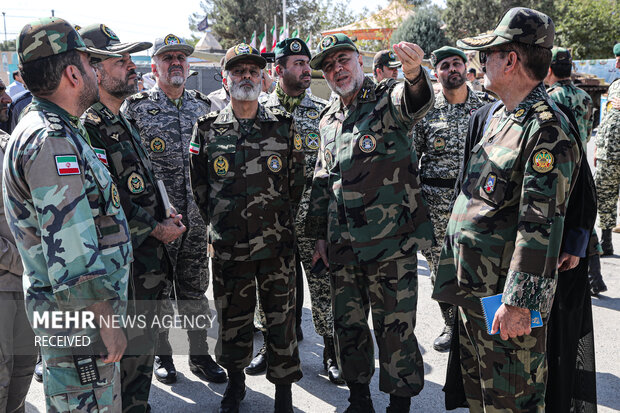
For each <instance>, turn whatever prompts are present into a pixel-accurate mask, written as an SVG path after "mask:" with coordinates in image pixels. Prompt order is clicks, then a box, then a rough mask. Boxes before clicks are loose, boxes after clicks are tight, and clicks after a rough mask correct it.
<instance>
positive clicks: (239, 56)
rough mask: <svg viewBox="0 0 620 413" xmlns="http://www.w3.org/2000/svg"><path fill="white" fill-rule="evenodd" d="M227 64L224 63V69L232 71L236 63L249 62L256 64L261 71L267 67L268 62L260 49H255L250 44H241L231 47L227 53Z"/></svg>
mask: <svg viewBox="0 0 620 413" xmlns="http://www.w3.org/2000/svg"><path fill="white" fill-rule="evenodd" d="M224 57H225V58H226V63H224V69H225V70H228V69H230V68H231V67H232V66H233V65H234V64H235V63H237V62H240V61H242V60H249V61H251V62H253V63H256V64H257V65H258V66H259V67H260V68H261V69H263V68H264V67H265V66H267V60H266V59H265V58H264V57H263V56H261V54H260V53H259V52H258V49H255V48H253V47H252V46H250V45H249V44H245V43H239V44H238V45H236V46H233V47H231V48H230V49H228V50H227V51H226V55H225V56H224Z"/></svg>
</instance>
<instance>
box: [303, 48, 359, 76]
mask: <svg viewBox="0 0 620 413" xmlns="http://www.w3.org/2000/svg"><path fill="white" fill-rule="evenodd" d="M339 50H353V51H354V52H358V53H359V51H358V50H357V47H355V46H353V45H351V44H347V43H345V44H339V45H336V46H333V47H330V48H329V49H325V50H323V51H322V52H320V53H317V54H316V55H315V56H314V57H313V58H312V59H311V60H310V67H311V68H313V69H314V70H322V69H321V66H322V65H323V59H325V58H326V57H327V55H329V54H331V53H334V52H337V51H339Z"/></svg>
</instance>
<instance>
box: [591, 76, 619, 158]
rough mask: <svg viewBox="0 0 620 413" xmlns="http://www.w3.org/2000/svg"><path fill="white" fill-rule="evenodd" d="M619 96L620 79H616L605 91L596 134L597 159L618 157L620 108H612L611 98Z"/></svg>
mask: <svg viewBox="0 0 620 413" xmlns="http://www.w3.org/2000/svg"><path fill="white" fill-rule="evenodd" d="M613 98H620V79H616V80H614V81H613V82H612V84H611V86H609V90H608V91H607V105H606V106H605V108H604V109H603V108H601V109H602V110H603V119H602V120H601V124H600V126H599V127H598V133H597V135H596V157H597V158H598V159H609V160H619V159H620V110H618V109H614V108H613V107H612V105H611V99H613Z"/></svg>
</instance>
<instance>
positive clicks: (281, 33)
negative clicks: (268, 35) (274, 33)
mask: <svg viewBox="0 0 620 413" xmlns="http://www.w3.org/2000/svg"><path fill="white" fill-rule="evenodd" d="M284 39H286V32H285V30H284V26H280V38H279V40H278V41H280V42H281V41H282V40H284Z"/></svg>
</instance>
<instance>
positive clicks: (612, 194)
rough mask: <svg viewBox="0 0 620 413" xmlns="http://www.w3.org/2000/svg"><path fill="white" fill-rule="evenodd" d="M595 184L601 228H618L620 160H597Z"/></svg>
mask: <svg viewBox="0 0 620 413" xmlns="http://www.w3.org/2000/svg"><path fill="white" fill-rule="evenodd" d="M594 182H595V184H596V195H597V197H598V207H597V208H598V215H599V227H600V228H601V229H612V228H613V227H615V226H616V216H617V208H618V187H620V160H605V159H597V161H596V174H595V175H594Z"/></svg>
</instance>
